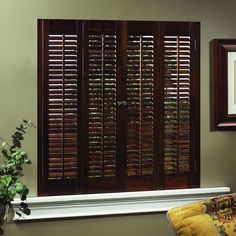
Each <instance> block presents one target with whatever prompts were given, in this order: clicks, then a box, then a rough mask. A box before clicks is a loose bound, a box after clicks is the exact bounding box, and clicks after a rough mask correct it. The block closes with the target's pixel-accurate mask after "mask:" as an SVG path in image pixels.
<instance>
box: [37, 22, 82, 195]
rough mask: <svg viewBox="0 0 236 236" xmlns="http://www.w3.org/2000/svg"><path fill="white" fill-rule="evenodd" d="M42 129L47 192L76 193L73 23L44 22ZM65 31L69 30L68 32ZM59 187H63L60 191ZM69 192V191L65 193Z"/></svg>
mask: <svg viewBox="0 0 236 236" xmlns="http://www.w3.org/2000/svg"><path fill="white" fill-rule="evenodd" d="M43 27H44V37H45V38H44V47H45V48H44V55H43V56H44V68H43V69H44V70H43V73H44V74H43V76H44V81H43V84H42V85H41V86H43V91H42V93H43V100H44V103H43V104H42V106H43V110H44V113H45V114H43V116H44V118H43V125H44V128H45V129H46V130H43V134H44V137H43V138H44V140H43V143H44V146H43V153H42V155H43V158H44V160H43V169H42V172H43V176H44V182H43V183H42V184H43V185H44V188H46V189H47V191H48V192H51V190H52V191H53V192H55V191H56V192H60V191H61V190H60V187H61V188H62V191H64V192H67V191H68V193H69V192H71V193H73V192H74V191H75V190H74V189H76V182H77V179H78V171H79V169H78V163H79V159H80V157H79V145H78V141H79V139H80V138H79V103H80V102H79V99H78V98H79V96H78V94H79V88H78V85H79V82H78V81H79V67H78V64H79V63H78V61H79V59H78V55H79V49H78V47H79V44H80V42H79V37H78V34H77V26H76V24H75V22H72V21H51V22H50V23H49V22H48V21H45V22H44V24H43ZM65 29H66V30H65ZM59 186H60V187H59ZM66 189H67V190H66Z"/></svg>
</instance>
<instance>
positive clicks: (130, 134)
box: [126, 25, 156, 190]
mask: <svg viewBox="0 0 236 236" xmlns="http://www.w3.org/2000/svg"><path fill="white" fill-rule="evenodd" d="M141 26H142V25H139V27H141ZM130 28H131V27H130ZM133 28H135V27H134V25H133V27H132V28H131V30H128V36H127V38H128V39H127V77H126V87H127V141H126V142H127V161H126V163H127V167H126V169H127V187H126V188H127V189H129V190H142V188H143V186H145V189H149V188H150V189H151V188H155V187H156V186H155V184H154V185H153V179H152V177H153V176H154V168H155V167H154V158H155V157H154V145H155V144H154V36H153V33H152V31H151V32H149V33H147V32H142V30H139V32H138V31H136V30H137V29H136V30H133ZM128 29H129V28H128ZM135 31H136V32H135ZM140 31H141V32H140ZM155 182H156V181H155Z"/></svg>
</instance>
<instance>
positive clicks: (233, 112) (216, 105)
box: [210, 39, 236, 130]
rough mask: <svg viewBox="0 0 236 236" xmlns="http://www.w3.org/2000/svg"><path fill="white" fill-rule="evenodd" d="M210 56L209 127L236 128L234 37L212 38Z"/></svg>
mask: <svg viewBox="0 0 236 236" xmlns="http://www.w3.org/2000/svg"><path fill="white" fill-rule="evenodd" d="M210 56H211V82H212V84H211V89H212V92H211V108H212V110H211V129H212V130H236V39H214V40H212V41H211V42H210Z"/></svg>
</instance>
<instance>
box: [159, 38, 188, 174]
mask: <svg viewBox="0 0 236 236" xmlns="http://www.w3.org/2000/svg"><path fill="white" fill-rule="evenodd" d="M164 50H165V51H164V53H165V91H164V118H165V123H164V171H165V174H183V173H188V172H189V171H190V37H189V36H165V42H164Z"/></svg>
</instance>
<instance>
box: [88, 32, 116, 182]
mask: <svg viewBox="0 0 236 236" xmlns="http://www.w3.org/2000/svg"><path fill="white" fill-rule="evenodd" d="M88 90H89V95H88V96H89V104H88V109H89V134H88V139H89V140H88V145H89V146H88V149H89V157H88V159H89V177H90V178H97V177H98V178H101V177H106V176H115V175H116V35H115V33H97V34H96V33H93V34H90V35H89V89H88Z"/></svg>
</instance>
